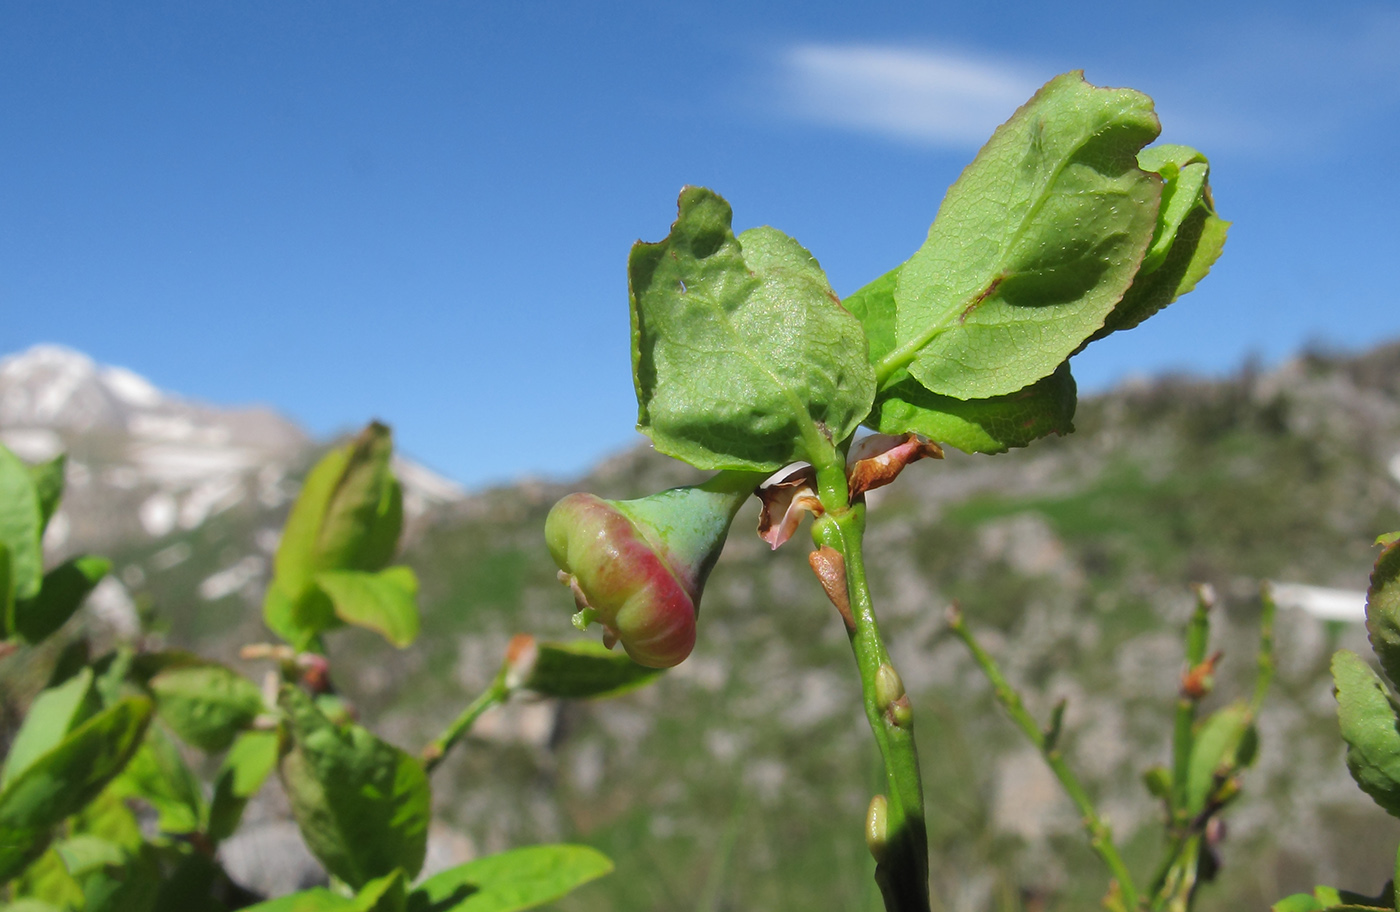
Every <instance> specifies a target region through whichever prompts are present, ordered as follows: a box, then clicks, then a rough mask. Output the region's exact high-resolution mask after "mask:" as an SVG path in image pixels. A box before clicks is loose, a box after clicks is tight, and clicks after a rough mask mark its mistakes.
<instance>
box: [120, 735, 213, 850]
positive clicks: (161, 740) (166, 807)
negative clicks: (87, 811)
mask: <svg viewBox="0 0 1400 912" xmlns="http://www.w3.org/2000/svg"><path fill="white" fill-rule="evenodd" d="M111 791H112V793H113V794H114V795H119V796H121V797H122V798H136V799H139V800H141V801H144V802H145V803H146V804H148V805H150V806H151V808H152V809H153V810H154V811H155V812H156V816H157V825H158V826H159V827H160V831H161V832H162V833H170V834H174V835H183V834H185V833H195V832H198V831H199V830H200V829H202V828H203V824H204V817H205V806H204V791H203V789H201V788H200V784H199V779H198V778H196V777H195V775H194V773H193V772H192V771H191V770H190V768H189V766H188V765H187V764H186V763H185V760H184V758H183V757H181V756H180V748H179V747H178V746H177V745H176V744H175V742H174V741H173V740H172V739H171V738H170V736H169V735H167V734H166V733H165V730H164V729H163V728H161V726H159V725H153V726H151V727H150V728H149V729H148V730H147V732H146V740H145V743H143V744H142V745H141V748H140V750H138V751H137V752H136V754H135V755H134V756H133V757H132V758H131V762H130V763H128V764H127V765H126V769H124V770H122V773H121V775H120V776H118V777H117V778H116V780H115V781H114V782H113V783H112V787H111Z"/></svg>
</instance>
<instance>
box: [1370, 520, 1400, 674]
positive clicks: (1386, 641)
mask: <svg viewBox="0 0 1400 912" xmlns="http://www.w3.org/2000/svg"><path fill="white" fill-rule="evenodd" d="M1366 632H1367V633H1368V634H1369V635H1370V639H1371V648H1372V649H1373V650H1375V653H1376V658H1378V659H1380V661H1381V668H1382V669H1384V670H1385V673H1386V676H1387V677H1389V678H1390V680H1392V681H1400V541H1395V542H1391V543H1390V544H1388V545H1386V546H1385V548H1384V550H1382V551H1381V554H1380V557H1378V558H1377V559H1376V566H1375V568H1374V569H1373V570H1372V571H1371V586H1370V589H1369V590H1368V591H1367V592H1366Z"/></svg>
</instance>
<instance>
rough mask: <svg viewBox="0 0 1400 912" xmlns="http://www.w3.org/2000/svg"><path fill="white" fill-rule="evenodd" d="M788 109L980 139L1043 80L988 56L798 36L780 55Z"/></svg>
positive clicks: (961, 140)
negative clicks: (804, 39) (826, 41)
mask: <svg viewBox="0 0 1400 912" xmlns="http://www.w3.org/2000/svg"><path fill="white" fill-rule="evenodd" d="M781 65H782V77H783V88H784V90H785V94H786V102H787V108H788V110H789V112H790V113H791V114H792V115H794V116H796V117H798V118H800V119H803V120H808V121H812V122H815V123H820V124H825V125H829V126H835V127H843V128H845V129H849V130H854V131H858V132H865V133H874V134H877V135H881V136H886V137H891V138H895V139H901V140H905V141H910V142H915V143H918V144H921V145H931V146H944V147H955V148H966V147H969V146H970V147H976V146H979V145H981V144H982V143H983V142H985V141H986V139H987V137H988V136H990V135H991V132H992V130H994V129H995V128H996V127H997V125H998V124H1000V123H1002V122H1003V121H1004V120H1006V118H1008V117H1009V116H1011V112H1012V111H1014V110H1016V108H1017V107H1018V106H1020V105H1021V104H1023V103H1024V102H1025V100H1026V99H1027V98H1029V97H1030V96H1031V94H1032V93H1033V92H1034V91H1035V90H1036V88H1038V87H1039V85H1040V83H1041V82H1042V81H1043V80H1041V79H1036V78H1035V77H1033V76H1030V75H1028V74H1027V73H1025V72H1023V71H1021V70H1019V69H1017V68H1015V67H1013V66H1008V65H1006V64H1004V63H1000V62H997V61H994V60H992V59H990V58H983V57H975V56H972V55H968V54H961V53H950V52H944V51H932V50H915V49H910V48H903V47H893V46H889V45H878V44H801V45H796V46H794V47H791V48H789V49H788V50H787V51H786V52H785V53H784V54H783V56H782V59H781Z"/></svg>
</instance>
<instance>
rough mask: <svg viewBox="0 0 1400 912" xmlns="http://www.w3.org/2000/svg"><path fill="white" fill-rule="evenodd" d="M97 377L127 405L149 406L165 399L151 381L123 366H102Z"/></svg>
mask: <svg viewBox="0 0 1400 912" xmlns="http://www.w3.org/2000/svg"><path fill="white" fill-rule="evenodd" d="M99 379H100V380H101V381H102V385H103V386H105V387H107V389H108V390H109V391H110V392H111V393H112V395H114V396H116V397H117V398H118V399H120V400H122V401H123V402H125V403H126V404H128V405H134V406H137V407H138V408H151V407H153V406H157V405H160V404H161V402H163V401H164V400H165V397H164V396H162V395H161V392H160V390H158V389H156V388H155V386H154V385H153V384H152V383H151V381H149V380H147V379H146V378H145V377H142V376H141V375H140V374H136V373H133V372H132V371H129V370H127V369H126V368H124V367H108V368H103V370H102V373H101V375H100V377H99Z"/></svg>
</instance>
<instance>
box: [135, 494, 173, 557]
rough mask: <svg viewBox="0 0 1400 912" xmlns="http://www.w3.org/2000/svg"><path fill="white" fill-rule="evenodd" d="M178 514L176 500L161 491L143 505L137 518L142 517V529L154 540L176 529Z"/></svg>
mask: <svg viewBox="0 0 1400 912" xmlns="http://www.w3.org/2000/svg"><path fill="white" fill-rule="evenodd" d="M177 512H178V509H177V507H176V505H175V498H174V497H171V496H170V495H169V494H167V493H166V492H165V491H161V492H160V493H159V494H155V495H153V496H151V497H149V498H147V499H146V502H145V503H143V504H141V509H140V510H139V511H138V512H137V516H138V517H140V519H141V528H143V529H145V530H146V534H147V535H149V536H151V537H152V538H160V537H161V536H162V535H165V534H167V533H169V532H170V530H171V529H173V528H175V515H176V513H177ZM162 553H164V552H162Z"/></svg>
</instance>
